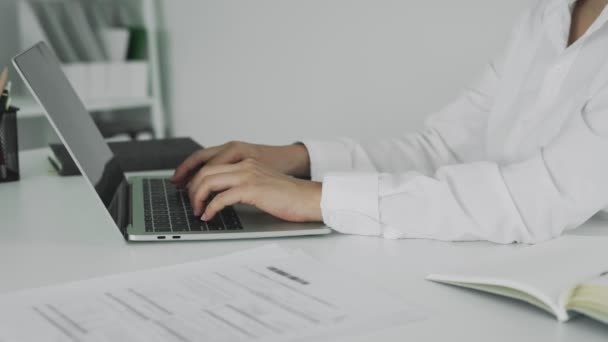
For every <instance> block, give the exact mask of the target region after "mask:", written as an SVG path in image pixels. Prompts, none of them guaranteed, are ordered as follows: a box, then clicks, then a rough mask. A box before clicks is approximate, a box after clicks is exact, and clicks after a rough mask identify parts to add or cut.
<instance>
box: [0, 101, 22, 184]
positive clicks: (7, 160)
mask: <svg viewBox="0 0 608 342" xmlns="http://www.w3.org/2000/svg"><path fill="white" fill-rule="evenodd" d="M18 111H19V108H15V107H10V108H9V109H8V110H7V111H5V112H4V113H0V115H1V117H0V183H6V182H15V181H18V180H19V141H18V137H17V112H18Z"/></svg>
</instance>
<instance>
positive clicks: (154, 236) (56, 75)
mask: <svg viewBox="0 0 608 342" xmlns="http://www.w3.org/2000/svg"><path fill="white" fill-rule="evenodd" d="M13 64H14V65H15V68H16V69H17V71H18V72H19V74H20V75H21V78H23V80H24V81H25V83H26V84H27V86H28V87H29V89H30V91H31V92H32V94H33V95H34V96H35V98H36V100H37V101H38V103H39V104H40V105H41V106H42V108H43V109H44V110H45V112H46V114H47V116H48V118H49V120H50V122H51V124H52V125H53V127H54V128H55V130H56V131H57V133H58V135H59V137H60V138H61V140H62V141H63V143H64V145H65V146H66V148H67V149H68V151H69V152H70V155H71V156H72V158H73V159H74V161H75V162H76V164H77V165H78V168H79V169H80V171H81V173H82V174H83V175H84V177H85V179H86V180H87V181H88V183H89V184H90V185H91V186H92V188H93V190H94V191H95V193H96V194H97V196H98V197H99V199H100V200H101V203H102V204H103V206H104V207H105V209H106V210H107V212H108V213H109V214H110V216H111V217H112V219H113V220H114V222H115V223H116V226H117V227H118V229H119V230H120V232H121V233H122V234H123V236H124V237H125V238H126V239H127V240H129V241H174V240H216V239H244V238H265V237H282V236H301V235H322V234H328V233H329V232H330V230H329V228H327V227H325V226H323V225H321V224H293V223H287V222H284V221H281V220H278V219H275V218H273V217H272V216H270V215H268V214H265V213H263V212H261V211H259V210H257V209H254V208H250V207H245V206H234V207H230V208H226V209H225V210H223V211H222V212H221V213H220V214H219V215H216V218H215V219H213V220H212V221H208V222H202V221H201V220H200V219H199V218H198V217H195V216H194V215H193V213H192V207H191V206H190V201H189V199H188V196H187V194H186V193H185V192H184V191H181V190H180V189H176V188H175V187H174V186H173V185H172V184H171V183H170V182H169V181H168V179H166V178H159V177H152V178H146V177H133V178H129V179H128V180H127V177H126V176H125V173H124V172H123V171H122V169H121V167H120V165H119V164H118V163H117V161H116V158H115V157H114V155H113V153H112V151H111V150H110V148H109V147H108V145H107V144H106V142H105V141H104V140H103V137H102V135H101V133H100V132H99V130H98V128H97V126H95V123H94V122H93V119H92V118H91V116H90V115H89V113H88V111H87V110H86V108H85V106H84V104H83V103H82V101H81V100H80V99H79V98H78V96H77V95H76V92H75V91H74V89H73V88H72V87H71V85H70V83H69V82H68V80H67V78H66V76H65V75H64V73H63V72H62V70H61V66H60V63H59V61H58V59H57V57H56V56H55V55H54V53H53V52H52V51H51V50H50V49H49V48H48V46H47V45H46V44H45V43H39V44H37V45H35V46H34V47H32V48H31V49H29V50H27V51H25V52H24V53H22V54H20V55H19V56H17V57H15V58H14V59H13ZM65 210H66V211H70V210H77V209H76V208H68V207H66V208H65Z"/></svg>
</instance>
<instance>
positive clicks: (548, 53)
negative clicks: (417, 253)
mask: <svg viewBox="0 0 608 342" xmlns="http://www.w3.org/2000/svg"><path fill="white" fill-rule="evenodd" d="M573 3H574V1H572V0H541V1H539V2H538V4H537V5H535V6H534V7H533V8H531V9H530V10H529V11H527V12H526V13H524V15H522V17H521V18H520V20H519V21H518V24H517V25H516V27H515V29H514V30H513V33H512V35H511V38H510V42H509V44H508V46H507V49H506V52H505V54H504V56H502V58H500V59H498V60H496V61H494V62H493V63H490V64H489V65H488V67H487V69H486V70H485V72H484V73H483V75H482V76H481V77H480V79H479V80H478V81H477V82H476V83H475V84H474V85H473V86H472V87H470V88H467V89H465V91H464V92H463V93H462V94H461V96H460V97H459V98H458V99H456V100H455V101H454V102H452V103H451V104H449V105H448V106H447V107H445V108H444V109H443V110H441V111H439V112H438V113H436V114H434V115H432V116H431V117H430V118H429V119H428V121H427V123H426V128H425V129H424V130H423V131H421V132H419V133H416V134H409V135H404V136H402V137H397V138H392V139H391V138H383V139H379V140H377V141H374V142H371V143H357V142H355V141H352V140H349V139H336V140H329V141H314V140H310V141H306V140H305V141H304V142H303V143H304V144H305V145H306V147H307V148H308V151H309V153H310V159H311V174H312V178H313V180H317V181H321V180H322V181H323V193H322V200H321V207H322V212H323V219H324V221H325V223H326V224H327V225H328V226H330V227H332V228H333V229H335V230H337V231H339V232H343V233H350V234H360V235H375V236H383V237H385V238H390V239H397V238H428V239H438V240H449V241H462V240H489V241H493V242H497V243H512V242H523V243H536V242H541V241H545V240H548V239H551V238H554V237H557V236H559V235H560V234H562V232H563V231H564V230H568V229H572V228H575V227H577V226H579V225H580V224H582V223H584V222H585V221H586V220H588V219H589V218H590V217H591V216H593V215H594V214H596V213H597V212H598V211H600V210H602V209H603V208H607V207H608V25H607V24H606V22H607V21H608V9H605V10H604V11H603V13H602V14H601V16H600V17H599V18H598V19H597V20H596V21H595V23H594V24H593V25H592V26H591V28H590V29H589V30H588V31H587V32H586V33H585V35H584V36H583V37H581V38H580V39H579V40H577V41H576V42H575V43H574V44H572V45H571V46H569V47H568V46H567V42H568V35H569V29H570V21H571V9H572V4H573Z"/></svg>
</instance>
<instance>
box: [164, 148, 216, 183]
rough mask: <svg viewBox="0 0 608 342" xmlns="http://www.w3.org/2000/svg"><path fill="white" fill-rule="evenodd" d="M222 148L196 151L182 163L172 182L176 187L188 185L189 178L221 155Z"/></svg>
mask: <svg viewBox="0 0 608 342" xmlns="http://www.w3.org/2000/svg"><path fill="white" fill-rule="evenodd" d="M221 148H222V147H221V146H217V147H211V148H207V149H204V150H200V151H196V152H194V153H193V154H191V155H190V157H188V158H186V160H184V162H183V163H181V164H180V165H179V166H178V167H177V169H175V172H174V174H173V177H171V182H173V184H175V185H181V186H183V185H184V184H186V183H187V181H188V176H189V175H190V174H192V172H193V171H194V170H196V169H198V168H199V167H200V166H201V165H203V164H204V163H205V162H207V161H208V160H209V159H211V158H213V156H215V155H216V154H217V153H219V151H220V149H221Z"/></svg>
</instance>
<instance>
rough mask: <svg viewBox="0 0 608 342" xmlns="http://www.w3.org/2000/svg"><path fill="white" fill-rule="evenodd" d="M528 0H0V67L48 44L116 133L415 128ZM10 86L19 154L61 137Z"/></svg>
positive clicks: (256, 136) (204, 137) (237, 135)
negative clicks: (17, 109) (36, 45)
mask: <svg viewBox="0 0 608 342" xmlns="http://www.w3.org/2000/svg"><path fill="white" fill-rule="evenodd" d="M530 4H531V1H529V0H513V1H483V0H460V1H448V0H427V1H411V0H1V1H0V33H1V36H0V66H1V65H5V64H9V63H10V59H11V57H13V56H14V55H15V54H17V53H18V52H19V51H22V50H24V49H25V48H27V47H28V46H30V45H33V44H34V43H35V42H37V41H38V40H45V41H47V42H48V43H49V45H50V46H51V47H52V48H53V50H54V51H55V52H56V53H57V55H58V56H59V57H60V59H61V61H62V63H64V70H65V71H66V74H67V75H68V78H69V79H70V81H71V82H72V84H73V85H74V88H75V89H76V90H77V91H78V93H79V94H80V96H81V97H82V98H83V100H84V102H85V103H86V106H87V107H88V109H89V110H90V112H91V115H93V117H94V118H95V121H96V122H97V124H98V126H99V127H100V129H101V131H102V133H103V134H104V135H105V136H106V137H107V138H108V139H112V140H125V139H150V138H153V137H157V138H162V137H165V136H190V137H192V138H194V139H195V140H197V141H198V142H200V143H201V144H203V145H207V146H208V145H214V144H218V143H222V142H225V141H227V140H246V141H251V142H258V143H268V144H284V143H291V142H294V141H297V140H298V139H301V138H304V137H315V138H323V137H334V136H350V137H354V138H358V139H369V138H373V137H375V136H381V135H382V136H384V135H398V134H403V133H404V132H407V131H411V130H415V129H419V128H420V127H421V125H422V123H423V121H424V118H425V117H426V116H428V115H429V114H431V113H433V112H434V111H436V110H438V109H440V108H441V107H442V106H443V105H445V104H446V103H447V102H448V101H450V100H451V99H453V98H454V97H456V96H457V95H458V93H459V92H460V91H461V89H462V88H464V87H465V86H467V85H468V84H470V82H471V81H472V80H473V79H474V78H475V77H476V75H477V74H478V73H479V72H480V70H481V69H482V68H483V66H484V64H485V63H487V62H488V61H489V60H490V59H491V58H492V57H493V56H494V55H496V54H498V53H499V52H500V51H501V49H502V48H503V46H504V44H505V40H506V38H507V36H508V34H509V31H510V29H511V25H512V24H513V22H514V20H515V19H516V17H517V15H518V14H519V13H520V12H521V11H522V10H523V9H524V8H525V7H527V6H529V5H530ZM11 78H12V80H13V81H17V79H18V76H17V75H16V74H15V73H14V71H13V72H12V75H11ZM15 83H17V84H16V85H15V86H16V92H17V96H16V98H15V99H14V105H16V106H18V107H20V108H21V112H20V114H19V115H20V116H19V134H20V146H21V148H22V149H32V148H38V147H43V146H46V145H47V144H48V143H49V142H53V141H56V139H57V138H56V137H55V135H54V133H53V132H52V130H51V129H50V128H49V126H48V123H47V121H46V119H45V118H44V116H43V114H42V111H41V109H40V108H39V107H38V105H37V104H36V103H35V101H34V100H33V99H32V98H31V96H29V94H28V92H27V90H26V89H25V87H24V86H23V85H20V84H18V83H19V82H15Z"/></svg>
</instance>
